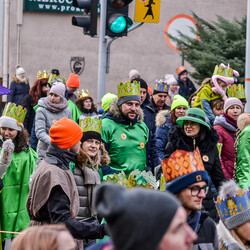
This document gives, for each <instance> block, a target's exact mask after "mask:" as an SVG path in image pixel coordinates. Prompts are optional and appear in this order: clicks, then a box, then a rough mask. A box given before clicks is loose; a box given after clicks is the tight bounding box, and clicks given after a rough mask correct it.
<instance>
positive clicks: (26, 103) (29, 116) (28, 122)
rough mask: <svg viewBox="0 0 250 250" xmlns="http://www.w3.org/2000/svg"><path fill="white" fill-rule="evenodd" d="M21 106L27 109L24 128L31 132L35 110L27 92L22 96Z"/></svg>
mask: <svg viewBox="0 0 250 250" xmlns="http://www.w3.org/2000/svg"><path fill="white" fill-rule="evenodd" d="M22 106H23V107H24V108H26V109H27V113H26V116H25V119H24V122H23V126H24V128H26V129H27V131H28V132H29V134H31V130H32V126H33V121H34V119H35V115H36V113H35V110H34V109H33V107H34V106H33V105H32V99H31V96H30V95H29V94H28V95H26V96H25V97H24V98H23V101H22Z"/></svg>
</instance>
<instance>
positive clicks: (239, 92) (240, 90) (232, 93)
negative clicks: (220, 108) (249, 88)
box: [227, 84, 246, 99]
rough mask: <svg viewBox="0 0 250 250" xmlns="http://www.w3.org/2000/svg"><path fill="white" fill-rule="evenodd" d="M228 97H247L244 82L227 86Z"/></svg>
mask: <svg viewBox="0 0 250 250" xmlns="http://www.w3.org/2000/svg"><path fill="white" fill-rule="evenodd" d="M227 96H228V97H236V98H238V99H245V98H246V93H245V89H244V86H243V84H233V85H231V86H228V88H227Z"/></svg>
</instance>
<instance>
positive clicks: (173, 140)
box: [164, 126, 226, 222]
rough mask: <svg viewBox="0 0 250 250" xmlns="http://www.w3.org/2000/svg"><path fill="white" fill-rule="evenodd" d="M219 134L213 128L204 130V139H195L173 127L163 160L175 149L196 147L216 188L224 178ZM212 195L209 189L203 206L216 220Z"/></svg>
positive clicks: (179, 128) (191, 149)
mask: <svg viewBox="0 0 250 250" xmlns="http://www.w3.org/2000/svg"><path fill="white" fill-rule="evenodd" d="M218 140H219V136H218V134H217V132H216V130H215V129H213V128H211V130H206V135H205V138H204V140H202V141H200V138H199V136H198V137H197V138H196V139H195V141H194V139H192V138H191V137H188V136H186V135H185V133H184V132H183V128H182V127H178V126H177V127H174V129H173V131H172V132H170V133H169V143H168V144H167V146H166V148H165V155H164V160H166V159H167V158H168V157H169V156H170V155H171V154H172V153H173V152H174V151H175V150H178V149H179V150H185V151H194V150H195V148H194V147H198V148H199V150H200V153H201V158H202V160H203V164H204V167H205V169H206V171H207V172H208V175H209V176H210V178H211V180H212V183H213V185H214V186H215V188H216V189H217V190H218V189H219V187H220V185H221V184H222V183H223V182H224V181H225V180H226V179H225V176H224V173H223V170H222V167H221V163H220V159H219V154H218V149H217V142H218ZM213 198H214V195H213V192H212V190H211V187H210V189H209V192H208V194H207V196H206V198H205V199H204V200H203V206H204V208H205V210H206V211H207V212H209V214H210V216H211V217H212V218H213V219H214V220H215V221H216V222H218V220H219V218H218V214H217V211H216V208H215V205H214V201H213Z"/></svg>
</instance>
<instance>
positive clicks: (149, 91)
mask: <svg viewBox="0 0 250 250" xmlns="http://www.w3.org/2000/svg"><path fill="white" fill-rule="evenodd" d="M147 85H148V83H147ZM148 93H149V94H153V90H152V89H151V88H150V87H149V85H148Z"/></svg>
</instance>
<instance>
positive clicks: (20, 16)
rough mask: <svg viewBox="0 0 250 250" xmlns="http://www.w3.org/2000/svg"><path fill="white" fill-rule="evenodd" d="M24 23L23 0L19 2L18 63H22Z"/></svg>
mask: <svg viewBox="0 0 250 250" xmlns="http://www.w3.org/2000/svg"><path fill="white" fill-rule="evenodd" d="M22 24H23V0H19V1H18V2H17V53H16V54H17V59H16V64H17V65H20V64H21V27H22Z"/></svg>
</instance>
